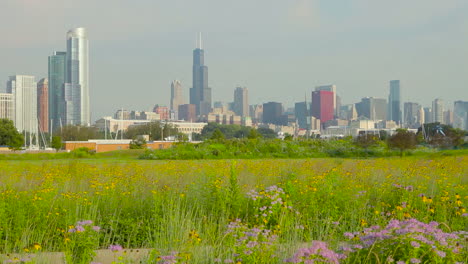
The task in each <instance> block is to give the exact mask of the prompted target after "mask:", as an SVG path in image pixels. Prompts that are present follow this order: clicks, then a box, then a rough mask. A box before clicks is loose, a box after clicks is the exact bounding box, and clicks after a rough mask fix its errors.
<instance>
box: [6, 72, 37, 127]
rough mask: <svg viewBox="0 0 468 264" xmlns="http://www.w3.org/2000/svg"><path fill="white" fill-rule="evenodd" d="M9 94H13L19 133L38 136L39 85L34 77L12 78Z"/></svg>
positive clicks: (18, 76)
mask: <svg viewBox="0 0 468 264" xmlns="http://www.w3.org/2000/svg"><path fill="white" fill-rule="evenodd" d="M7 93H11V94H13V107H14V109H15V114H14V119H13V121H14V123H15V126H16V129H18V131H20V132H23V131H26V132H30V133H33V134H35V135H37V131H38V127H37V84H36V81H35V77H34V76H28V75H15V76H10V79H9V80H8V82H7Z"/></svg>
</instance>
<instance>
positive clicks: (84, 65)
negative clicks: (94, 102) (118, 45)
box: [63, 28, 91, 126]
mask: <svg viewBox="0 0 468 264" xmlns="http://www.w3.org/2000/svg"><path fill="white" fill-rule="evenodd" d="M66 59H67V60H66V63H67V64H66V75H65V84H64V94H63V96H64V99H65V112H66V114H65V119H66V123H67V124H73V125H78V124H81V125H84V126H89V125H90V124H91V112H90V102H89V100H90V99H89V67H88V66H89V63H88V59H89V49H88V36H87V32H86V29H85V28H74V29H71V30H69V31H68V32H67V54H66Z"/></svg>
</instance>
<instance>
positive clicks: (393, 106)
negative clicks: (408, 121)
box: [387, 80, 401, 124]
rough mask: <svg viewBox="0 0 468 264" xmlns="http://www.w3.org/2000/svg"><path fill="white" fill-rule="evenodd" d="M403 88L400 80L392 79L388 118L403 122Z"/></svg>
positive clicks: (398, 122)
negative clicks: (401, 88)
mask: <svg viewBox="0 0 468 264" xmlns="http://www.w3.org/2000/svg"><path fill="white" fill-rule="evenodd" d="M400 92H401V90H400V81H399V80H393V81H390V94H389V96H388V112H387V120H393V121H395V123H397V124H401V93H400Z"/></svg>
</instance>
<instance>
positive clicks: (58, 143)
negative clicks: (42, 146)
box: [51, 136, 62, 151]
mask: <svg viewBox="0 0 468 264" xmlns="http://www.w3.org/2000/svg"><path fill="white" fill-rule="evenodd" d="M51 147H52V148H53V149H55V150H56V151H59V150H60V149H61V148H62V138H61V137H59V136H53V137H52V143H51Z"/></svg>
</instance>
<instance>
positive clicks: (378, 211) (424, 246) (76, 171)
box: [0, 155, 468, 264]
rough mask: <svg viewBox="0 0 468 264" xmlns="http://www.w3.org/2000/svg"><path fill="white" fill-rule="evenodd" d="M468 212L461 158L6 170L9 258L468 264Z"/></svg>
mask: <svg viewBox="0 0 468 264" xmlns="http://www.w3.org/2000/svg"><path fill="white" fill-rule="evenodd" d="M467 204H468V156H466V155H462V156H440V157H436V158H431V157H429V156H427V157H405V158H398V157H395V158H373V159H337V158H317V159H263V160H184V161H179V160H172V161H152V160H125V159H122V160H118V159H115V160H112V159H109V160H93V159H89V160H87V159H83V160H78V159H69V160H56V161H46V160H44V161H38V160H35V161H34V160H31V161H26V160H22V161H15V160H11V161H0V237H1V239H0V254H1V255H0V260H1V261H2V262H3V263H50V262H47V260H44V257H42V258H41V256H44V255H46V256H47V254H58V256H59V257H58V259H60V260H61V261H62V262H61V263H79V264H81V263H95V264H97V263H102V264H104V263H116V264H117V263H167V264H168V263H398V264H401V263H467V261H468V250H467V246H468V245H467V243H468V242H467V241H468V233H467V232H466V231H467V230H468V212H467V209H466V208H467ZM100 250H105V251H106V252H109V254H110V255H111V256H114V257H112V258H111V260H107V261H108V262H102V260H100V259H99V258H98V254H97V252H99V251H100ZM135 252H138V254H139V258H138V260H135V258H131V257H130V255H131V253H132V254H133V253H135ZM135 254H136V253H135Z"/></svg>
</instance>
